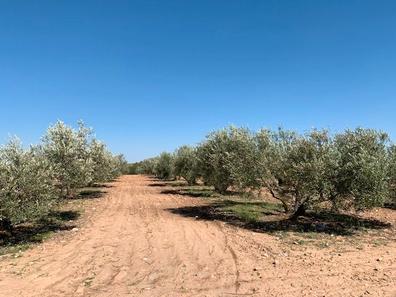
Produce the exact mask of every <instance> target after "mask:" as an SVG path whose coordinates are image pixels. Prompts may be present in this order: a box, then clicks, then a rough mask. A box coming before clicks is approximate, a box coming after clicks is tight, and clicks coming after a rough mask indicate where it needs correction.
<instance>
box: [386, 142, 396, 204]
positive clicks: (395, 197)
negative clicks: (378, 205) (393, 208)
mask: <svg viewBox="0 0 396 297" xmlns="http://www.w3.org/2000/svg"><path fill="white" fill-rule="evenodd" d="M388 161H389V167H388V176H389V179H388V187H389V199H388V200H389V201H388V202H390V203H394V204H396V145H392V146H391V147H390V148H389V159H388Z"/></svg>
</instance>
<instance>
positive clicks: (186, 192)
mask: <svg viewBox="0 0 396 297" xmlns="http://www.w3.org/2000/svg"><path fill="white" fill-rule="evenodd" d="M161 194H165V195H167V194H170V195H181V196H189V197H214V196H215V193H214V192H213V190H211V189H192V188H181V189H169V190H163V191H161Z"/></svg>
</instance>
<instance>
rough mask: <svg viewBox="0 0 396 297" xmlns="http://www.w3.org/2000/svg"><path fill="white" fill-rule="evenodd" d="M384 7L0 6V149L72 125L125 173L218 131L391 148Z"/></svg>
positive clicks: (392, 111)
mask: <svg viewBox="0 0 396 297" xmlns="http://www.w3.org/2000/svg"><path fill="white" fill-rule="evenodd" d="M395 96H396V1H374V0H372V1H363V0H362V1H350V0H348V1H345V0H341V1H334V0H328V1H324V0H321V1H318V0H312V1H295V0H290V1H281V0H279V1H253V0H249V1H246V0H240V1H236V0H224V1H220V0H207V1H206V0H199V1H198V0H197V1H188V0H187V1H186V0H180V1H172V0H169V1H149V0H142V1H110V0H108V1H99V0H95V1H88V0H85V1H71V0H65V1H52V0H48V1H26V0H25V1H18V0H12V1H11V0H8V1H7V0H5V1H1V2H0V102H1V105H0V142H1V143H3V142H5V141H6V140H7V137H8V135H10V134H12V135H14V134H16V135H18V136H19V137H20V138H22V140H23V141H24V143H25V144H29V143H37V142H38V141H39V139H40V136H41V135H42V134H43V132H44V130H45V129H46V127H47V126H48V124H49V123H53V122H55V121H56V120H57V119H63V120H64V121H66V122H67V123H75V122H76V121H77V120H78V119H83V120H84V121H85V122H86V123H87V124H88V125H89V126H93V127H94V128H95V130H96V134H97V136H98V137H99V138H101V139H103V140H105V141H106V142H107V143H108V144H109V146H110V148H111V149H112V150H113V151H115V152H122V153H124V154H125V155H126V156H127V158H128V159H129V160H130V161H136V160H139V159H142V158H145V157H149V156H153V155H156V154H157V153H159V152H161V151H163V150H173V149H174V148H176V147H177V146H179V145H181V144H185V143H187V144H188V143H189V144H194V143H196V142H198V141H200V140H201V139H202V138H203V137H204V136H205V134H206V133H207V132H209V131H211V130H213V129H217V128H220V127H223V126H225V125H228V124H236V125H243V126H248V127H250V128H252V129H256V128H258V127H272V128H276V127H277V126H278V125H282V126H283V127H285V128H293V129H297V130H299V131H305V130H308V129H310V128H311V127H317V128H330V129H332V130H334V131H337V130H341V129H344V128H348V127H350V128H354V127H356V126H364V127H373V128H379V129H383V130H385V131H387V132H389V133H390V135H391V136H392V138H393V139H394V138H396V126H395V118H396V97H395Z"/></svg>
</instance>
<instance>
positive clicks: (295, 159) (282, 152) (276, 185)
mask: <svg viewBox="0 0 396 297" xmlns="http://www.w3.org/2000/svg"><path fill="white" fill-rule="evenodd" d="M388 142H389V140H388V137H387V135H386V134H384V133H382V132H378V131H375V130H371V129H361V128H358V129H356V130H353V131H351V130H347V131H345V132H343V133H338V134H336V135H334V136H333V135H330V134H329V133H328V131H326V130H323V131H320V130H312V131H310V132H309V133H306V134H304V135H300V134H298V133H296V132H293V131H287V130H283V129H278V130H277V131H271V130H266V129H262V130H259V131H258V132H255V133H254V132H251V131H250V130H248V129H245V128H236V127H233V126H231V127H228V128H225V129H222V130H218V131H215V132H213V133H210V134H209V135H208V136H207V138H206V140H205V141H203V142H202V143H201V144H200V145H199V146H198V147H197V148H192V147H187V146H184V147H181V148H179V149H178V150H177V151H176V153H175V155H174V160H173V161H172V155H171V154H167V153H163V154H161V156H159V157H157V158H152V159H149V160H145V161H143V162H141V163H140V164H139V168H142V169H141V171H142V172H144V173H148V174H153V173H154V174H156V175H157V176H159V177H161V178H169V177H170V176H172V174H174V175H176V176H181V177H183V178H184V179H186V180H187V181H188V182H189V183H190V184H192V183H194V181H196V180H197V177H198V178H199V179H202V180H203V182H204V183H205V184H206V185H209V186H213V187H214V188H215V190H216V191H217V192H219V193H225V192H226V191H227V189H231V188H232V189H234V190H239V191H244V192H249V193H252V192H253V190H256V191H261V190H262V189H267V190H269V192H270V193H271V194H272V196H273V197H274V198H276V199H278V200H279V201H281V202H282V205H283V207H284V209H285V211H287V212H290V213H291V214H294V215H295V216H298V215H300V214H303V213H304V212H305V210H307V209H310V208H311V209H312V208H315V207H317V206H318V205H320V204H322V203H325V204H327V205H330V206H332V207H333V210H335V211H337V210H340V209H356V210H362V209H366V208H372V207H375V206H381V205H383V203H384V201H385V200H386V198H387V197H388V196H389V193H391V196H390V197H391V198H392V199H394V200H396V198H395V197H396V148H395V146H391V147H389V145H388Z"/></svg>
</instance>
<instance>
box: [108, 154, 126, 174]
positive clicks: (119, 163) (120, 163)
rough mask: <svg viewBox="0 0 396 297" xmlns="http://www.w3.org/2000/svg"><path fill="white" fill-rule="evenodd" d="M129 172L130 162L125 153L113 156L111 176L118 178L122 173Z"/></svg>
mask: <svg viewBox="0 0 396 297" xmlns="http://www.w3.org/2000/svg"><path fill="white" fill-rule="evenodd" d="M126 173H128V162H127V160H126V159H125V157H124V155H123V154H120V155H115V156H113V157H112V158H111V171H110V177H111V178H116V177H118V176H120V175H122V174H126Z"/></svg>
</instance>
